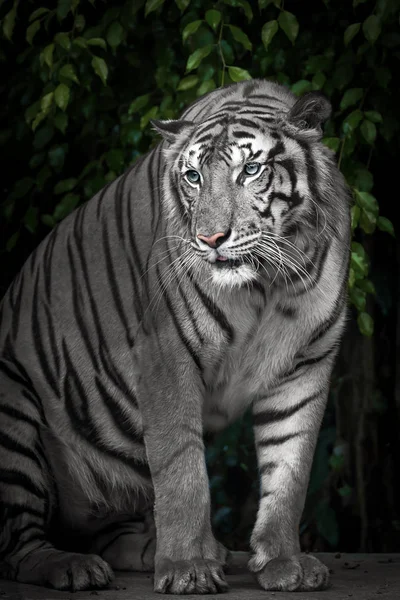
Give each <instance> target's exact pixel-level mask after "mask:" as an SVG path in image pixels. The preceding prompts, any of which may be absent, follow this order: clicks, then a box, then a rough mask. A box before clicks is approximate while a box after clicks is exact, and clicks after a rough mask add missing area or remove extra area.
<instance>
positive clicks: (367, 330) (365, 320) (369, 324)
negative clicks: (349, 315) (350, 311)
mask: <svg viewBox="0 0 400 600" xmlns="http://www.w3.org/2000/svg"><path fill="white" fill-rule="evenodd" d="M357 323H358V328H359V330H360V331H361V333H362V334H363V335H365V336H366V337H371V336H372V335H373V333H374V320H373V318H372V317H371V315H369V314H368V313H366V312H361V313H360V314H359V315H358V317H357Z"/></svg>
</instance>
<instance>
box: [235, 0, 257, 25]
mask: <svg viewBox="0 0 400 600" xmlns="http://www.w3.org/2000/svg"><path fill="white" fill-rule="evenodd" d="M237 3H238V5H239V6H240V7H241V8H242V9H243V12H244V14H245V17H246V18H247V20H248V22H249V23H250V22H251V21H252V20H253V10H252V8H251V4H250V2H247V1H246V0H237Z"/></svg>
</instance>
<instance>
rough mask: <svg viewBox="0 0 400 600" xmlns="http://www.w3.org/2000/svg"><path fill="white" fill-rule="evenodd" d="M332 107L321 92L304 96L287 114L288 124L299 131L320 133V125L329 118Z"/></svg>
mask: <svg viewBox="0 0 400 600" xmlns="http://www.w3.org/2000/svg"><path fill="white" fill-rule="evenodd" d="M331 112H332V106H331V103H330V102H329V100H328V99H327V98H326V97H325V96H324V94H321V92H308V93H307V94H304V96H302V97H301V98H299V100H297V102H296V103H295V104H294V106H293V107H292V108H291V109H290V111H289V113H288V114H287V117H286V120H287V122H288V123H290V124H291V125H293V126H294V127H296V129H298V130H300V131H304V132H305V131H309V132H310V133H312V132H315V133H318V134H321V133H322V127H321V126H322V124H323V123H325V121H326V120H327V119H328V118H329V117H330V115H331Z"/></svg>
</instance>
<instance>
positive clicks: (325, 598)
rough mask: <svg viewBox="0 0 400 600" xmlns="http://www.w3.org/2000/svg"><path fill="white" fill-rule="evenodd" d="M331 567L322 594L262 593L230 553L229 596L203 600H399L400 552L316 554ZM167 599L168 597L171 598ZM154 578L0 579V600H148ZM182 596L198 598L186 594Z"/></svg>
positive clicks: (240, 555)
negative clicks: (64, 588)
mask: <svg viewBox="0 0 400 600" xmlns="http://www.w3.org/2000/svg"><path fill="white" fill-rule="evenodd" d="M316 556H318V557H319V558H320V559H321V560H322V561H323V562H324V563H325V564H326V565H327V566H328V567H329V568H330V569H331V573H332V574H331V587H330V588H329V589H328V590H325V591H323V592H313V593H309V592H295V593H293V592H292V593H288V592H266V591H263V590H261V589H260V588H259V586H258V584H257V583H256V582H255V581H254V579H253V578H252V576H251V575H250V574H249V573H248V571H247V569H246V562H247V555H246V553H244V552H235V553H233V561H232V566H231V567H230V570H229V573H228V574H227V579H228V583H229V592H228V593H226V594H219V595H209V596H206V597H207V598H208V599H209V600H217V598H218V600H222V599H223V600H349V599H351V600H400V554H316ZM170 597H171V596H170ZM161 598H162V596H161V595H160V594H155V593H154V592H153V585H152V575H151V574H146V573H122V572H120V573H117V575H116V579H115V580H114V581H113V582H112V583H111V584H110V586H109V587H108V588H107V589H105V590H97V591H88V592H75V593H71V592H58V591H56V590H49V589H47V588H42V587H39V586H35V585H23V584H18V583H12V582H8V581H4V580H0V600H148V599H154V600H156V599H158V600H160V599H161ZM184 598H197V599H199V596H195V595H192V594H190V595H187V596H184Z"/></svg>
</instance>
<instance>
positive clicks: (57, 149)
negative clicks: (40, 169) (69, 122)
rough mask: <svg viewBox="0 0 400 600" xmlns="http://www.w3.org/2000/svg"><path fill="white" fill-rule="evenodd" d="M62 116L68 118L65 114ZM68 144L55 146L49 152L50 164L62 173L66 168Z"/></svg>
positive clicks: (61, 114)
mask: <svg viewBox="0 0 400 600" xmlns="http://www.w3.org/2000/svg"><path fill="white" fill-rule="evenodd" d="M58 114H59V115H60V116H63V117H66V116H67V115H65V114H64V113H58ZM67 146H68V144H62V145H61V146H53V147H52V148H51V149H50V150H49V151H48V163H49V165H50V166H51V167H52V168H53V169H55V170H56V171H60V170H61V169H62V168H63V166H64V161H65V153H66V149H67Z"/></svg>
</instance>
